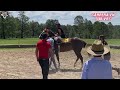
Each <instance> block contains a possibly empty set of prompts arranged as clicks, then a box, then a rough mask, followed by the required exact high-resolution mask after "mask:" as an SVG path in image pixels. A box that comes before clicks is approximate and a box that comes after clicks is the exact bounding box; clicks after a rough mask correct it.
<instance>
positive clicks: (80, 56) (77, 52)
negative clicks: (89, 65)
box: [74, 49, 83, 67]
mask: <svg viewBox="0 0 120 90" xmlns="http://www.w3.org/2000/svg"><path fill="white" fill-rule="evenodd" d="M74 52H75V54H76V56H77V59H76V61H75V63H74V67H75V66H76V63H77V61H78V60H79V59H80V60H81V64H82V66H83V57H82V55H81V50H75V49H74Z"/></svg>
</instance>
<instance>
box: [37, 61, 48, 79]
mask: <svg viewBox="0 0 120 90" xmlns="http://www.w3.org/2000/svg"><path fill="white" fill-rule="evenodd" d="M39 64H40V66H41V69H42V75H43V79H48V73H49V59H39Z"/></svg>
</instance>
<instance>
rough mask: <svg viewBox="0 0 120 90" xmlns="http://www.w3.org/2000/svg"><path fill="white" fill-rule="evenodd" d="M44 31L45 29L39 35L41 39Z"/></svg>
mask: <svg viewBox="0 0 120 90" xmlns="http://www.w3.org/2000/svg"><path fill="white" fill-rule="evenodd" d="M43 33H44V31H43V32H42V33H41V34H40V35H39V39H42V34H43Z"/></svg>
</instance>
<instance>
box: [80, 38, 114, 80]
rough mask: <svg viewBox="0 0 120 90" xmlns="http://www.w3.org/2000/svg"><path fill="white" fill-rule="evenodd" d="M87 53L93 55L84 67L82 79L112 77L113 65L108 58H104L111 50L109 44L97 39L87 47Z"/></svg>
mask: <svg viewBox="0 0 120 90" xmlns="http://www.w3.org/2000/svg"><path fill="white" fill-rule="evenodd" d="M86 51H87V53H89V54H91V55H92V56H93V57H92V58H91V59H90V60H89V61H86V62H85V64H84V66H83V69H82V75H81V78H82V79H112V66H111V63H110V62H109V61H108V60H105V59H103V58H102V56H103V55H105V54H107V53H108V52H109V51H110V48H109V46H107V45H103V44H102V42H101V40H95V41H94V43H93V45H92V46H89V47H87V49H86Z"/></svg>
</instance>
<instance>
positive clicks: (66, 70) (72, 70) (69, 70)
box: [60, 69, 81, 72]
mask: <svg viewBox="0 0 120 90" xmlns="http://www.w3.org/2000/svg"><path fill="white" fill-rule="evenodd" d="M60 71H61V72H81V69H60Z"/></svg>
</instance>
